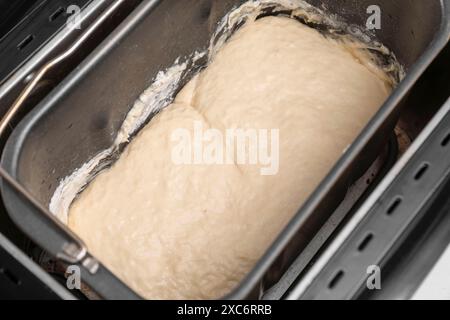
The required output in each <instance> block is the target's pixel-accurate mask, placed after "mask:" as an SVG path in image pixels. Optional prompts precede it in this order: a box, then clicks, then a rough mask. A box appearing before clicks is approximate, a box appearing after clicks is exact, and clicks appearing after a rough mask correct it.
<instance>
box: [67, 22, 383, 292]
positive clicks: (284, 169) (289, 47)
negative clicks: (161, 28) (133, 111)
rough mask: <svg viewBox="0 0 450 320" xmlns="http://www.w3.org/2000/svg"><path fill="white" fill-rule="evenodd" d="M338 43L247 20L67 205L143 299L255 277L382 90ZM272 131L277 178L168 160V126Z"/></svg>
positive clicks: (72, 219)
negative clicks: (267, 252)
mask: <svg viewBox="0 0 450 320" xmlns="http://www.w3.org/2000/svg"><path fill="white" fill-rule="evenodd" d="M389 92H390V89H389V88H388V86H386V84H385V82H384V81H383V80H382V79H380V78H378V77H377V76H376V75H375V74H374V73H372V72H371V71H369V69H368V68H366V67H365V66H363V64H361V63H360V61H358V60H357V59H355V57H354V56H353V55H352V54H351V53H350V52H349V51H348V50H347V49H346V48H344V46H343V45H342V44H341V43H338V42H337V41H335V40H330V39H326V38H325V37H323V36H322V35H321V34H320V33H318V32H317V31H315V30H313V29H311V28H309V27H307V26H305V25H303V24H301V23H299V22H297V21H295V20H293V19H289V18H282V17H266V18H263V19H260V20H257V21H255V22H252V23H248V24H246V25H244V26H243V27H242V28H241V29H240V30H238V31H237V32H236V33H235V34H234V35H233V36H232V38H231V39H230V40H229V41H228V42H227V44H225V46H224V47H223V48H222V49H221V50H220V51H219V53H218V54H217V55H216V57H215V58H214V60H213V61H212V63H211V64H210V65H209V66H208V67H207V68H206V69H205V70H204V71H203V72H201V73H200V74H199V75H198V76H197V77H195V78H194V79H193V80H192V81H191V82H190V83H189V84H188V85H186V87H185V88H184V89H183V90H182V91H181V92H180V93H179V94H178V96H177V98H176V99H175V101H174V102H173V103H172V104H171V105H170V106H168V107H167V108H166V109H164V110H163V111H162V112H161V113H159V114H158V115H157V116H156V117H155V118H154V119H152V120H151V121H150V123H149V124H148V125H147V126H146V127H145V128H144V129H142V130H141V132H140V133H139V134H138V136H137V137H136V138H134V140H133V141H132V142H131V143H130V144H129V146H128V147H127V148H126V149H125V151H124V153H123V154H122V156H121V157H120V159H119V160H118V161H117V162H116V163H115V164H114V165H113V166H112V168H110V169H108V170H106V171H104V172H103V173H101V174H100V175H99V176H98V177H97V178H96V179H95V180H94V181H93V182H92V183H90V185H89V186H88V187H87V188H86V190H85V191H83V192H82V194H81V195H80V197H79V198H78V199H77V200H76V201H75V202H74V203H73V205H72V206H71V208H70V215H69V227H70V228H71V229H73V230H74V231H75V232H76V233H77V234H78V235H80V236H81V238H82V239H83V240H84V241H85V242H86V244H87V246H88V248H89V250H90V252H91V253H92V254H93V255H94V256H96V257H97V258H99V259H100V261H102V262H103V263H104V264H105V265H106V266H107V267H108V268H109V269H110V270H111V271H112V272H114V273H115V274H116V275H117V276H118V277H119V278H121V279H122V280H123V281H124V282H125V283H127V284H128V285H130V286H131V287H132V288H133V289H135V290H136V291H137V292H138V293H139V294H141V295H142V296H143V297H145V298H150V299H166V298H171V299H204V298H218V297H221V296H223V295H225V294H227V293H229V292H230V291H231V290H232V289H234V288H235V286H236V285H237V284H238V282H240V281H241V280H242V279H243V277H244V276H245V275H246V274H247V273H248V272H249V271H250V270H251V268H252V267H253V266H254V264H255V263H256V261H257V260H258V259H259V258H260V257H261V256H262V254H263V253H264V252H265V250H266V249H267V248H268V246H269V245H270V243H271V242H272V241H273V240H274V239H275V237H276V236H277V235H278V234H279V232H280V231H281V230H282V228H283V227H284V226H285V225H286V224H287V223H288V221H289V220H290V219H291V218H292V217H293V215H294V214H295V213H296V211H297V210H298V209H299V208H300V206H301V205H302V203H303V202H304V201H305V199H306V198H307V197H308V196H309V195H310V193H311V192H312V191H313V190H314V189H315V188H316V186H317V185H318V184H319V182H320V181H321V180H322V179H323V178H324V177H325V175H326V174H327V173H328V172H329V170H330V169H331V167H332V166H333V165H334V164H335V162H336V161H337V160H338V159H339V157H340V156H341V155H342V153H343V151H344V150H345V149H346V147H347V146H348V145H349V144H351V143H352V141H353V140H354V139H355V137H356V136H357V135H358V133H360V131H361V130H362V128H363V127H364V126H365V125H366V124H367V122H368V120H369V119H370V118H371V117H372V116H373V115H374V113H375V112H376V111H377V110H378V109H379V107H380V106H381V105H382V103H383V102H384V101H385V99H386V98H387V96H388V95H389ZM194 121H201V122H202V123H203V127H204V128H217V129H220V130H225V129H226V128H255V129H258V128H261V129H271V128H277V129H279V130H280V131H279V136H280V149H279V151H280V159H279V163H280V166H279V172H278V174H276V175H273V176H262V175H260V170H259V169H260V167H259V166H255V165H176V164H174V163H173V162H172V161H171V149H172V145H173V142H171V134H172V132H173V131H174V130H175V129H178V128H186V129H189V130H193V129H192V128H193V122H194Z"/></svg>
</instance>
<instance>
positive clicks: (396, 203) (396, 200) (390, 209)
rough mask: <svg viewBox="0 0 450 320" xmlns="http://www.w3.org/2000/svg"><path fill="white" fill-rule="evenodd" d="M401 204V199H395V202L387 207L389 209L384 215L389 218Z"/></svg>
mask: <svg viewBox="0 0 450 320" xmlns="http://www.w3.org/2000/svg"><path fill="white" fill-rule="evenodd" d="M400 203H402V198H400V197H398V198H397V199H395V201H394V202H393V203H392V204H391V205H390V206H389V209H388V210H387V211H386V213H387V214H388V215H389V216H390V215H392V214H393V213H394V212H395V210H397V208H398V206H399V205H400Z"/></svg>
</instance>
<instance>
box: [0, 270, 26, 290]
mask: <svg viewBox="0 0 450 320" xmlns="http://www.w3.org/2000/svg"><path fill="white" fill-rule="evenodd" d="M0 275H4V276H5V277H6V278H7V279H8V280H9V281H11V282H12V283H13V284H15V285H16V286H20V285H21V284H22V282H21V281H20V280H19V278H17V277H16V276H15V275H14V274H13V273H12V272H11V271H9V270H8V269H1V268H0Z"/></svg>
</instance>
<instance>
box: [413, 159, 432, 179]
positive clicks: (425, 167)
mask: <svg viewBox="0 0 450 320" xmlns="http://www.w3.org/2000/svg"><path fill="white" fill-rule="evenodd" d="M429 167H430V166H429V165H428V164H426V163H425V164H423V165H422V167H420V169H419V170H418V171H417V173H416V175H415V176H414V180H417V181H419V180H420V179H421V178H422V177H423V175H424V174H425V172H427V170H428V168H429Z"/></svg>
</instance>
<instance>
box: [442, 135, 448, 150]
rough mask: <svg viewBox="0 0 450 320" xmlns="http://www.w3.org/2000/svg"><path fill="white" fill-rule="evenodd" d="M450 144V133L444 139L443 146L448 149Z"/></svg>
mask: <svg viewBox="0 0 450 320" xmlns="http://www.w3.org/2000/svg"><path fill="white" fill-rule="evenodd" d="M449 142H450V133H449V134H447V136H446V137H445V138H444V140H442V143H441V146H443V147H446V146H448V144H449Z"/></svg>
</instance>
